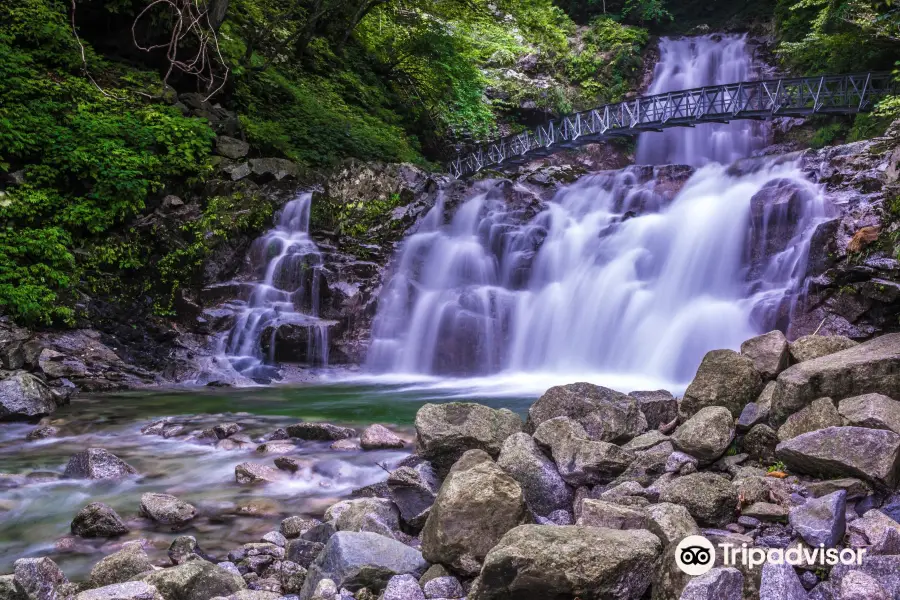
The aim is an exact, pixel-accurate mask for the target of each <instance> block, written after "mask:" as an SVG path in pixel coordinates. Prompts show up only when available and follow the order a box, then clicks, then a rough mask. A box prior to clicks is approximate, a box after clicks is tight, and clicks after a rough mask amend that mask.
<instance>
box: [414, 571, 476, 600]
mask: <svg viewBox="0 0 900 600" xmlns="http://www.w3.org/2000/svg"><path fill="white" fill-rule="evenodd" d="M422 589H423V590H424V591H425V597H426V598H428V599H429V600H432V599H437V598H441V599H448V600H452V599H456V598H465V596H466V593H465V591H464V590H463V587H462V584H460V583H459V580H458V579H457V578H456V577H450V576H444V577H435V578H434V579H431V580H429V581H427V582H426V583H425V584H424V585H423V586H422Z"/></svg>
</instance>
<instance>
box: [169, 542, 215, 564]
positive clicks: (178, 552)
mask: <svg viewBox="0 0 900 600" xmlns="http://www.w3.org/2000/svg"><path fill="white" fill-rule="evenodd" d="M168 555H169V560H171V561H172V564H173V565H181V564H184V563H186V562H188V561H189V560H196V559H198V558H201V559H203V560H208V561H210V562H212V561H211V558H210V556H209V555H207V554H206V552H204V551H203V550H202V549H201V548H200V544H198V543H197V538H195V537H194V536H191V535H180V536H178V537H177V538H175V539H174V540H173V541H172V543H171V544H170V545H169V551H168Z"/></svg>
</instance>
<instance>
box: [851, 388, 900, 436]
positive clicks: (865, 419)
mask: <svg viewBox="0 0 900 600" xmlns="http://www.w3.org/2000/svg"><path fill="white" fill-rule="evenodd" d="M838 412H839V413H840V414H841V416H842V417H844V418H845V419H847V421H848V422H849V424H850V425H856V426H857V427H869V428H871V429H887V430H889V431H893V432H894V433H900V402H897V401H896V400H892V399H891V398H888V397H887V396H885V395H883V394H863V395H862V396H854V397H853V398H844V399H843V400H841V401H840V403H839V404H838Z"/></svg>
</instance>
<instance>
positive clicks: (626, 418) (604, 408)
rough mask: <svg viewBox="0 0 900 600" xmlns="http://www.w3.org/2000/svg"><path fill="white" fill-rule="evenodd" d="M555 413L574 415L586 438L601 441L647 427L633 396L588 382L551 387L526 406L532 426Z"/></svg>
mask: <svg viewBox="0 0 900 600" xmlns="http://www.w3.org/2000/svg"><path fill="white" fill-rule="evenodd" d="M556 417H568V418H570V419H573V420H574V421H576V422H577V423H579V424H580V425H581V426H582V427H584V430H585V431H586V432H587V435H588V438H589V439H591V440H596V441H601V442H614V443H621V442H627V441H628V440H630V439H631V438H633V437H634V436H636V435H639V434H641V433H643V432H644V431H646V429H647V419H646V417H644V413H642V412H641V409H640V407H639V405H638V401H637V400H636V399H635V398H632V397H630V396H626V395H625V394H622V393H620V392H617V391H615V390H611V389H609V388H605V387H600V386H598V385H593V384H590V383H572V384H569V385H559V386H555V387H552V388H550V389H549V390H547V391H546V392H544V395H543V396H541V397H540V398H538V400H537V401H536V402H535V403H534V404H532V405H531V407H530V408H529V409H528V424H529V427H531V428H532V429H534V428H536V427H538V426H539V425H541V423H543V422H544V421H548V420H550V419H553V418H556Z"/></svg>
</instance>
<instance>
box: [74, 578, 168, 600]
mask: <svg viewBox="0 0 900 600" xmlns="http://www.w3.org/2000/svg"><path fill="white" fill-rule="evenodd" d="M75 600H163V597H162V594H160V593H159V590H157V589H156V588H155V587H153V586H152V585H150V584H149V583H146V582H143V581H128V582H126V583H117V584H114V585H107V586H104V587H101V588H96V589H93V590H88V591H86V592H81V593H80V594H78V595H76V596H75Z"/></svg>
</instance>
